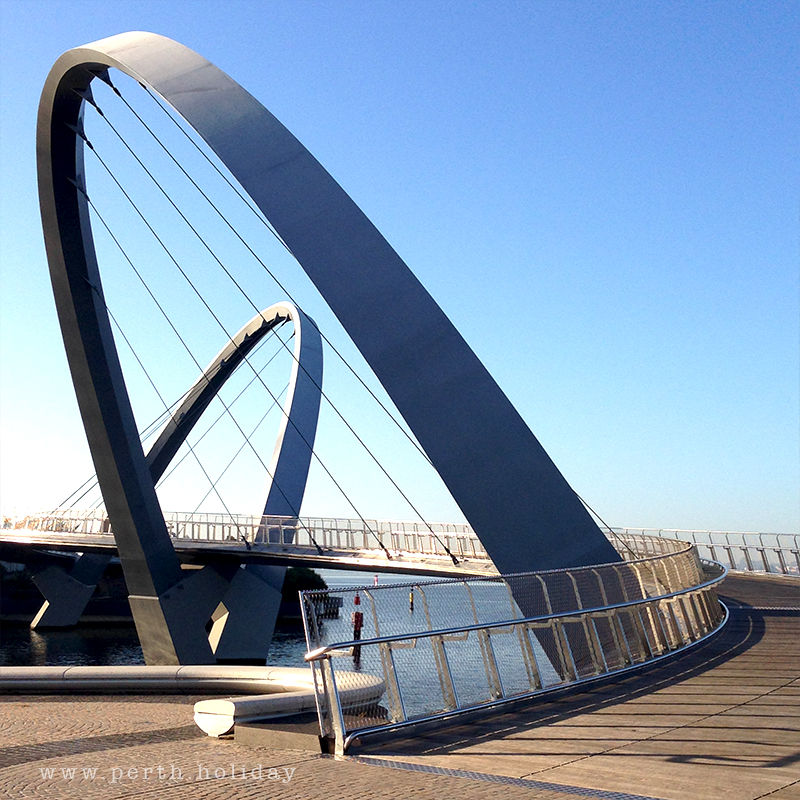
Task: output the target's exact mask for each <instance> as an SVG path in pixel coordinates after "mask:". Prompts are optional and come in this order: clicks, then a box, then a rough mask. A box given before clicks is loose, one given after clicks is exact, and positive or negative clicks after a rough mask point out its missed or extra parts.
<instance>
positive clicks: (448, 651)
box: [301, 536, 727, 753]
mask: <svg viewBox="0 0 800 800" xmlns="http://www.w3.org/2000/svg"><path fill="white" fill-rule="evenodd" d="M618 547H619V549H620V551H621V554H622V555H623V556H624V557H625V561H623V562H620V563H616V564H603V565H597V566H592V567H585V568H581V569H569V570H550V571H546V572H534V573H523V574H518V575H504V576H494V577H489V578H479V579H471V580H448V581H438V582H428V583H414V584H404V585H401V586H397V585H395V586H377V587H368V588H353V589H345V590H339V591H335V592H334V591H331V590H327V591H312V592H303V593H302V595H301V597H302V608H303V615H304V624H305V626H306V636H307V640H308V648H309V652H308V653H307V655H306V660H307V661H309V662H310V663H311V665H312V667H313V669H314V672H315V677H316V679H315V686H316V690H317V691H316V694H317V707H318V712H319V720H320V727H321V731H322V734H323V735H324V736H327V737H329V738H332V739H334V740H335V746H336V750H337V752H339V753H344V751H345V750H346V749H347V747H348V745H349V744H350V743H351V742H352V741H353V739H354V738H355V737H362V736H367V735H370V734H374V733H377V732H383V731H387V730H393V729H397V728H403V727H406V726H410V725H418V724H420V723H423V722H424V723H435V722H436V721H437V720H438V721H443V720H446V719H450V718H452V717H454V716H458V715H461V714H463V713H465V712H474V711H478V710H485V709H493V708H496V707H500V706H502V705H503V704H507V703H511V702H516V701H519V700H522V699H525V698H530V697H535V696H538V695H541V694H543V693H546V692H549V691H553V690H555V689H563V688H566V687H571V686H576V685H580V684H583V683H586V682H588V681H592V680H597V679H599V678H601V677H604V676H607V675H610V674H614V673H617V672H624V671H626V670H631V669H635V668H636V667H639V666H641V665H643V664H645V663H650V662H653V661H656V660H658V659H661V658H665V657H666V656H668V655H671V654H673V653H676V652H679V651H681V650H683V649H685V648H687V647H690V646H691V645H693V644H696V643H697V642H699V641H702V640H703V639H704V638H706V637H707V636H709V635H711V634H713V633H714V632H715V631H716V630H718V629H719V628H720V627H721V625H722V624H724V622H725V619H726V618H727V616H726V610H725V608H724V606H722V605H721V604H720V603H719V601H718V600H717V596H716V591H715V587H716V586H717V584H718V583H719V582H720V581H721V580H722V579H723V577H724V575H725V568H724V567H722V566H721V565H719V564H715V563H711V562H701V561H700V559H699V558H698V556H697V550H696V548H694V547H693V546H692V545H691V544H689V543H685V542H675V541H668V540H665V539H660V538H658V537H648V536H639V537H637V536H625V537H623V538H622V539H621V540H620V543H619V545H618ZM654 553H656V554H654ZM340 609H341V610H340ZM354 669H355V670H356V671H358V672H361V673H367V674H372V675H374V676H376V677H379V678H380V679H382V680H383V681H384V684H385V685H386V694H385V695H384V697H383V698H382V699H381V700H380V701H379V702H376V703H375V704H374V705H373V706H372V707H371V708H370V709H367V710H365V711H364V710H362V712H361V713H360V714H357V715H356V714H351V713H345V712H343V711H342V708H341V704H340V703H339V701H338V694H339V692H340V691H341V690H342V689H347V686H348V684H347V681H348V677H347V674H348V673H350V674H352V672H353V670H354Z"/></svg>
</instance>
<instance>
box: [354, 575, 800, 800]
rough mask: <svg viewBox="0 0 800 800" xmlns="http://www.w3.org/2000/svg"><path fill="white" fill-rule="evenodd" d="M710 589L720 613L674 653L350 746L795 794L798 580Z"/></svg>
mask: <svg viewBox="0 0 800 800" xmlns="http://www.w3.org/2000/svg"><path fill="white" fill-rule="evenodd" d="M720 594H721V596H722V597H723V599H724V601H725V602H726V605H728V607H729V608H730V611H731V617H730V621H729V623H728V624H727V626H726V627H725V629H724V630H723V631H722V633H721V634H720V635H718V636H717V637H715V638H714V639H713V640H711V641H709V642H708V643H706V644H705V645H703V646H700V647H699V648H698V649H696V650H694V651H692V652H690V653H687V654H686V655H684V656H683V657H680V658H679V659H678V660H677V661H673V662H667V663H666V664H664V665H662V666H660V667H654V668H652V669H650V670H648V671H647V672H642V673H638V674H633V675H631V676H630V677H629V678H628V679H626V680H623V681H618V682H615V683H612V684H609V685H607V686H606V687H604V688H596V689H594V690H590V691H586V692H583V693H581V694H571V695H566V696H563V697H562V698H560V699H555V700H552V701H550V702H546V703H537V704H536V706H535V708H530V709H527V710H517V711H515V712H512V713H507V714H504V715H502V716H497V717H493V718H490V719H484V720H482V721H472V722H470V723H468V724H465V725H462V726H459V727H454V728H448V729H446V730H440V731H437V732H430V733H420V734H418V735H416V736H414V737H413V738H409V739H406V740H402V741H397V740H395V741H393V742H387V743H385V744H383V745H379V744H372V745H370V744H369V743H368V742H365V743H364V746H362V747H361V748H360V749H358V750H355V749H354V750H352V751H351V753H352V754H353V755H354V757H357V758H360V760H362V762H363V763H371V764H377V763H383V764H384V765H386V766H389V765H392V766H394V767H395V768H399V769H409V770H419V771H425V772H428V773H430V774H449V775H454V774H457V775H462V776H464V777H473V778H477V777H479V776H481V779H483V780H490V779H491V778H492V777H494V778H495V779H502V778H505V779H506V780H508V781H509V783H508V784H507V785H526V786H528V787H529V788H530V789H540V790H547V789H553V790H559V791H563V790H565V789H566V788H567V787H573V788H575V787H578V788H580V789H583V790H584V791H587V792H589V793H587V794H585V795H584V796H590V797H600V798H602V797H607V798H611V797H620V795H619V794H614V793H622V794H623V795H624V794H627V795H633V796H635V797H642V796H644V797H655V798H659V799H662V798H663V800H756V798H762V797H767V796H768V797H769V798H770V800H789V798H794V799H795V800H797V798H800V580H798V579H797V578H786V577H767V576H758V577H757V576H750V575H743V574H738V573H737V574H735V575H729V576H728V578H727V579H726V580H725V582H724V583H723V585H722V587H721V590H720ZM790 608H791V609H793V610H789V609H790ZM559 787H560V788H559ZM591 790H594V793H591Z"/></svg>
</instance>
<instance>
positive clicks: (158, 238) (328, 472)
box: [75, 101, 452, 558]
mask: <svg viewBox="0 0 800 800" xmlns="http://www.w3.org/2000/svg"><path fill="white" fill-rule="evenodd" d="M92 105H93V107H94V108H95V109H96V110H97V111H98V113H99V114H100V115H101V117H102V118H103V119H106V117H105V115H104V114H103V112H102V110H101V109H100V108H99V107H98V106H97V104H96V103H95V102H94V101H92ZM106 122H107V123H108V125H109V127H111V129H112V130H113V131H114V132H115V133H116V134H117V136H119V134H118V133H117V131H116V129H115V128H114V126H113V125H112V124H111V123H110V122H108V120H107V119H106ZM75 130H76V133H77V134H78V135H79V136H81V138H82V139H83V140H84V142H86V144H87V145H88V147H89V148H90V150H91V151H92V153H94V155H95V157H96V158H97V159H98V161H99V163H100V164H101V165H102V166H103V168H104V169H105V170H106V172H107V173H108V174H109V176H110V177H111V179H112V180H113V181H114V183H115V184H116V185H117V187H118V188H119V189H120V191H121V192H122V193H123V195H124V196H125V197H126V199H127V200H128V202H129V203H130V204H131V206H132V207H133V208H134V210H135V211H136V212H137V214H138V215H139V217H140V218H141V219H142V221H143V222H144V224H145V225H146V226H147V228H148V229H149V230H150V232H151V233H152V234H153V236H154V237H155V239H156V241H158V243H159V244H160V245H161V247H162V248H163V249H164V251H165V252H166V253H167V255H168V256H169V258H170V260H171V261H172V262H173V264H175V266H176V268H177V269H178V271H179V272H180V273H181V275H182V276H183V277H184V279H185V280H186V281H187V283H188V284H189V285H190V286H191V288H192V289H193V291H194V292H195V294H196V295H197V297H198V298H199V299H200V301H201V302H202V303H203V305H204V306H205V307H206V309H207V310H208V312H209V313H210V314H211V316H212V317H213V318H214V320H215V321H216V322H217V324H218V325H219V326H220V328H221V329H222V331H223V332H224V333H225V335H226V336H228V338H229V339H230V338H231V337H230V334H229V333H228V331H227V330H226V328H225V325H224V324H223V323H222V321H221V320H220V319H219V317H218V316H217V315H216V314H215V313H214V311H213V310H212V309H211V307H210V306H209V305H208V303H207V302H206V300H205V299H204V298H203V296H202V295H201V294H200V292H199V291H198V289H197V288H196V287H195V285H194V283H193V282H192V281H191V279H190V278H189V277H188V275H187V274H186V272H185V271H184V270H183V268H182V267H181V266H180V265H179V264H178V261H177V259H175V257H174V256H173V255H172V253H171V252H170V251H169V249H168V248H167V246H166V245H165V244H164V242H163V240H162V239H161V238H160V237H159V236H158V234H157V233H156V232H155V230H154V229H153V227H152V225H150V223H149V222H148V221H147V219H146V218H145V216H144V214H143V213H142V212H141V210H140V209H139V208H138V206H137V205H136V203H135V202H134V201H133V199H132V198H131V196H130V195H129V194H128V192H127V191H126V190H125V189H124V188H123V187H122V185H121V184H120V182H119V180H118V179H117V178H116V176H115V175H114V173H113V172H112V171H111V169H110V168H109V166H108V165H107V164H106V162H105V160H104V159H103V158H102V157H101V156H100V154H99V153H97V151H96V150H95V148H94V146H93V145H92V144H91V142H90V141H89V139H88V138H87V137H86V134H85V133H84V132H82V131H80V130H79V129H75ZM120 138H121V137H120ZM121 140H122V142H123V144H124V145H125V147H126V148H127V149H128V150H129V151H130V152H131V154H132V155H133V157H134V158H135V159H136V161H137V162H138V163H139V164H140V165H141V166H142V169H144V170H145V172H146V173H147V174H148V176H149V177H150V178H151V180H152V181H153V182H154V183H155V184H156V186H158V188H159V189H160V190H161V192H162V193H163V194H164V195H165V197H166V198H167V199H168V200H169V202H170V204H171V205H172V206H173V207H174V208H175V210H176V211H177V213H178V214H179V215H180V216H181V218H182V219H184V221H185V222H186V224H187V225H188V226H189V227H190V229H191V230H192V232H193V233H194V234H195V235H196V236H197V238H198V239H199V240H200V241H201V242H202V244H203V245H204V247H205V248H206V249H207V250H208V251H209V253H211V255H212V256H213V258H214V259H215V261H217V263H218V264H219V265H220V266H221V267H222V269H223V271H224V272H225V273H226V274H227V275H228V276H229V277H230V278H231V280H232V281H233V283H234V284H235V285H236V286H237V288H238V289H239V290H240V291H241V292H242V294H243V295H244V296H245V297H246V298H247V300H248V302H250V304H251V305H253V307H254V308H256V310H257V311H258V307H257V306H255V304H254V303H253V302H252V300H250V298H249V297H248V296H247V294H246V293H245V292H244V290H243V289H242V288H241V286H240V285H239V284H238V282H237V281H236V280H235V279H234V278H233V276H232V275H231V274H230V272H229V271H228V269H227V268H226V267H225V266H224V265H223V264H222V262H221V261H220V259H219V258H218V257H217V256H216V254H214V252H213V250H211V248H210V247H209V246H208V244H207V243H206V242H205V240H204V239H203V238H202V236H200V234H199V232H198V231H197V230H196V229H195V228H194V226H193V225H192V224H191V223H190V222H189V221H188V220H187V219H186V217H185V216H184V214H183V213H182V212H181V211H180V209H179V208H178V207H177V206H176V205H175V203H174V202H173V201H172V199H171V198H170V197H169V196H168V195H167V194H166V192H164V189H163V188H162V187H161V185H160V184H159V183H158V181H157V180H156V178H155V177H154V176H153V175H152V173H151V172H150V171H149V170H148V169H147V167H146V166H145V165H144V164H142V162H141V160H140V159H139V157H138V156H137V155H136V154H135V153H134V152H133V151H132V150H131V148H130V147H129V146H128V144H127V142H125V141H124V139H121ZM258 313H259V314H260V313H261V312H260V311H258ZM243 360H244V362H245V363H247V364H248V366H249V367H250V368H251V369H252V370H253V371H254V372H255V369H254V368H253V366H252V365H251V364H250V362H249V360H248V358H247V357H246V356H243ZM298 363H299V362H298ZM198 366H199V365H198ZM301 366H302V365H301ZM303 369H304V371H305V368H304V367H303ZM259 380H260V378H259ZM260 382H261V384H262V386H263V387H264V389H265V390H266V391H267V393H268V394H269V395H270V397H272V398H273V400H274V399H275V395H274V394H273V393H272V391H271V390H270V388H269V387H268V386H267V385H266V383H264V381H263V380H260ZM286 416H287V421H288V422H289V424H291V425H292V427H294V429H295V431H296V432H297V434H298V435H299V436H300V438H301V439H302V440H303V442H304V443H305V444H306V446H307V447H308V448H309V450H310V451H311V454H312V455H313V456H314V458H316V460H317V462H318V463H319V464H320V466H321V467H322V469H323V470H324V471H325V473H326V474H327V475H328V477H329V478H330V479H331V481H332V482H333V483H334V485H335V486H336V488H337V489H338V490H339V492H340V493H341V494H342V496H343V497H344V498H345V500H346V501H347V502H348V504H349V505H350V506H351V508H352V509H353V511H355V513H356V515H357V516H358V518H359V519H360V520H361V523H362V524H363V525H364V527H365V529H366V530H367V531H368V532H369V533H370V534H372V536H373V537H375V539H376V540H377V542H378V544H379V546H380V547H381V549H382V550H383V551H384V553H385V554H386V556H387V558H391V554H390V553H389V551H388V550H387V548H386V546H385V545H384V544H383V542H382V541H381V539H380V537H379V536H378V535H377V534H376V533H375V532H374V531H373V530H372V528H371V527H370V525H369V523H368V522H367V521H366V519H365V518H364V516H363V515H362V514H361V512H360V511H359V510H358V508H357V507H356V506H355V504H354V503H353V501H352V500H351V499H350V497H349V496H348V494H347V493H346V492H345V491H344V489H343V487H342V486H341V484H340V483H339V481H337V480H336V478H335V477H334V476H333V474H332V473H331V471H330V470H329V469H328V467H327V466H326V465H325V463H324V462H323V461H322V459H321V458H320V456H319V454H318V453H316V452H315V451H314V449H313V447H312V446H311V444H310V443H309V442H308V440H307V439H306V437H305V436H304V435H303V433H302V432H301V431H300V430H299V429H298V428H297V426H296V424H295V422H294V420H292V418H291V417H290V416H288V415H286ZM231 419H233V417H231ZM233 421H234V424H235V425H237V427H239V426H238V423H237V422H236V420H235V419H234V420H233ZM240 431H241V428H240ZM241 433H242V435H243V436H244V435H245V434H244V431H241ZM253 451H254V452H256V451H255V448H253ZM256 457H257V458H258V460H259V461H260V462H261V464H262V465H263V466H264V468H265V469H267V467H266V464H264V461H263V460H262V459H261V457H260V456H259V455H258V453H257V452H256ZM267 473H268V474H269V470H268V469H267ZM276 486H277V484H276ZM277 488H278V489H279V491H281V494H283V492H282V490H280V487H279V486H277ZM284 499H286V498H285V495H284ZM287 504H288V505H289V507H290V508H293V506H292V504H291V503H289V501H288V500H287ZM295 516H296V517H297V518H298V519H299V513H297V512H295ZM434 535H435V534H434ZM309 536H310V537H311V538H312V540H313V536H311V533H310V532H309ZM451 558H452V555H451Z"/></svg>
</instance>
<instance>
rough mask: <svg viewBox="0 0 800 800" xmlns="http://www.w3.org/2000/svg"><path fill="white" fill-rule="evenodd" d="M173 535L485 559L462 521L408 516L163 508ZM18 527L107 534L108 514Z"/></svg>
mask: <svg viewBox="0 0 800 800" xmlns="http://www.w3.org/2000/svg"><path fill="white" fill-rule="evenodd" d="M164 520H165V521H166V523H167V530H168V531H169V532H170V535H171V536H172V538H173V539H178V540H184V541H185V540H189V541H196V542H237V541H240V542H244V541H246V542H248V543H249V544H257V543H264V544H287V545H288V544H291V545H292V546H293V547H295V548H303V547H307V548H309V549H313V550H315V551H316V547H317V545H319V546H320V547H322V548H324V549H334V550H365V551H369V550H380V549H382V548H384V547H385V548H386V549H388V550H389V551H394V552H408V553H419V554H423V555H431V556H436V555H440V556H443V557H449V555H450V553H452V554H453V555H455V556H456V557H457V558H469V559H484V560H488V559H489V556H488V554H487V553H486V549H485V548H484V547H483V545H482V544H481V542H480V540H479V539H478V537H477V536H476V535H475V533H474V532H473V531H472V528H470V526H469V525H467V524H466V523H458V522H447V523H443V522H431V523H425V522H408V521H401V520H374V519H367V520H364V519H343V518H323V517H299V518H298V517H276V516H268V517H264V516H254V515H244V514H207V513H193V514H192V513H181V512H165V513H164ZM12 526H13V527H15V528H17V529H27V530H37V531H47V532H59V533H80V534H110V533H111V528H110V526H109V522H108V517H107V515H106V514H105V512H104V511H103V510H101V509H97V510H92V511H80V510H76V509H64V510H60V511H57V512H51V513H44V514H31V515H28V516H26V517H23V518H20V519H18V520H15V521H14V522H13V523H12Z"/></svg>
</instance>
